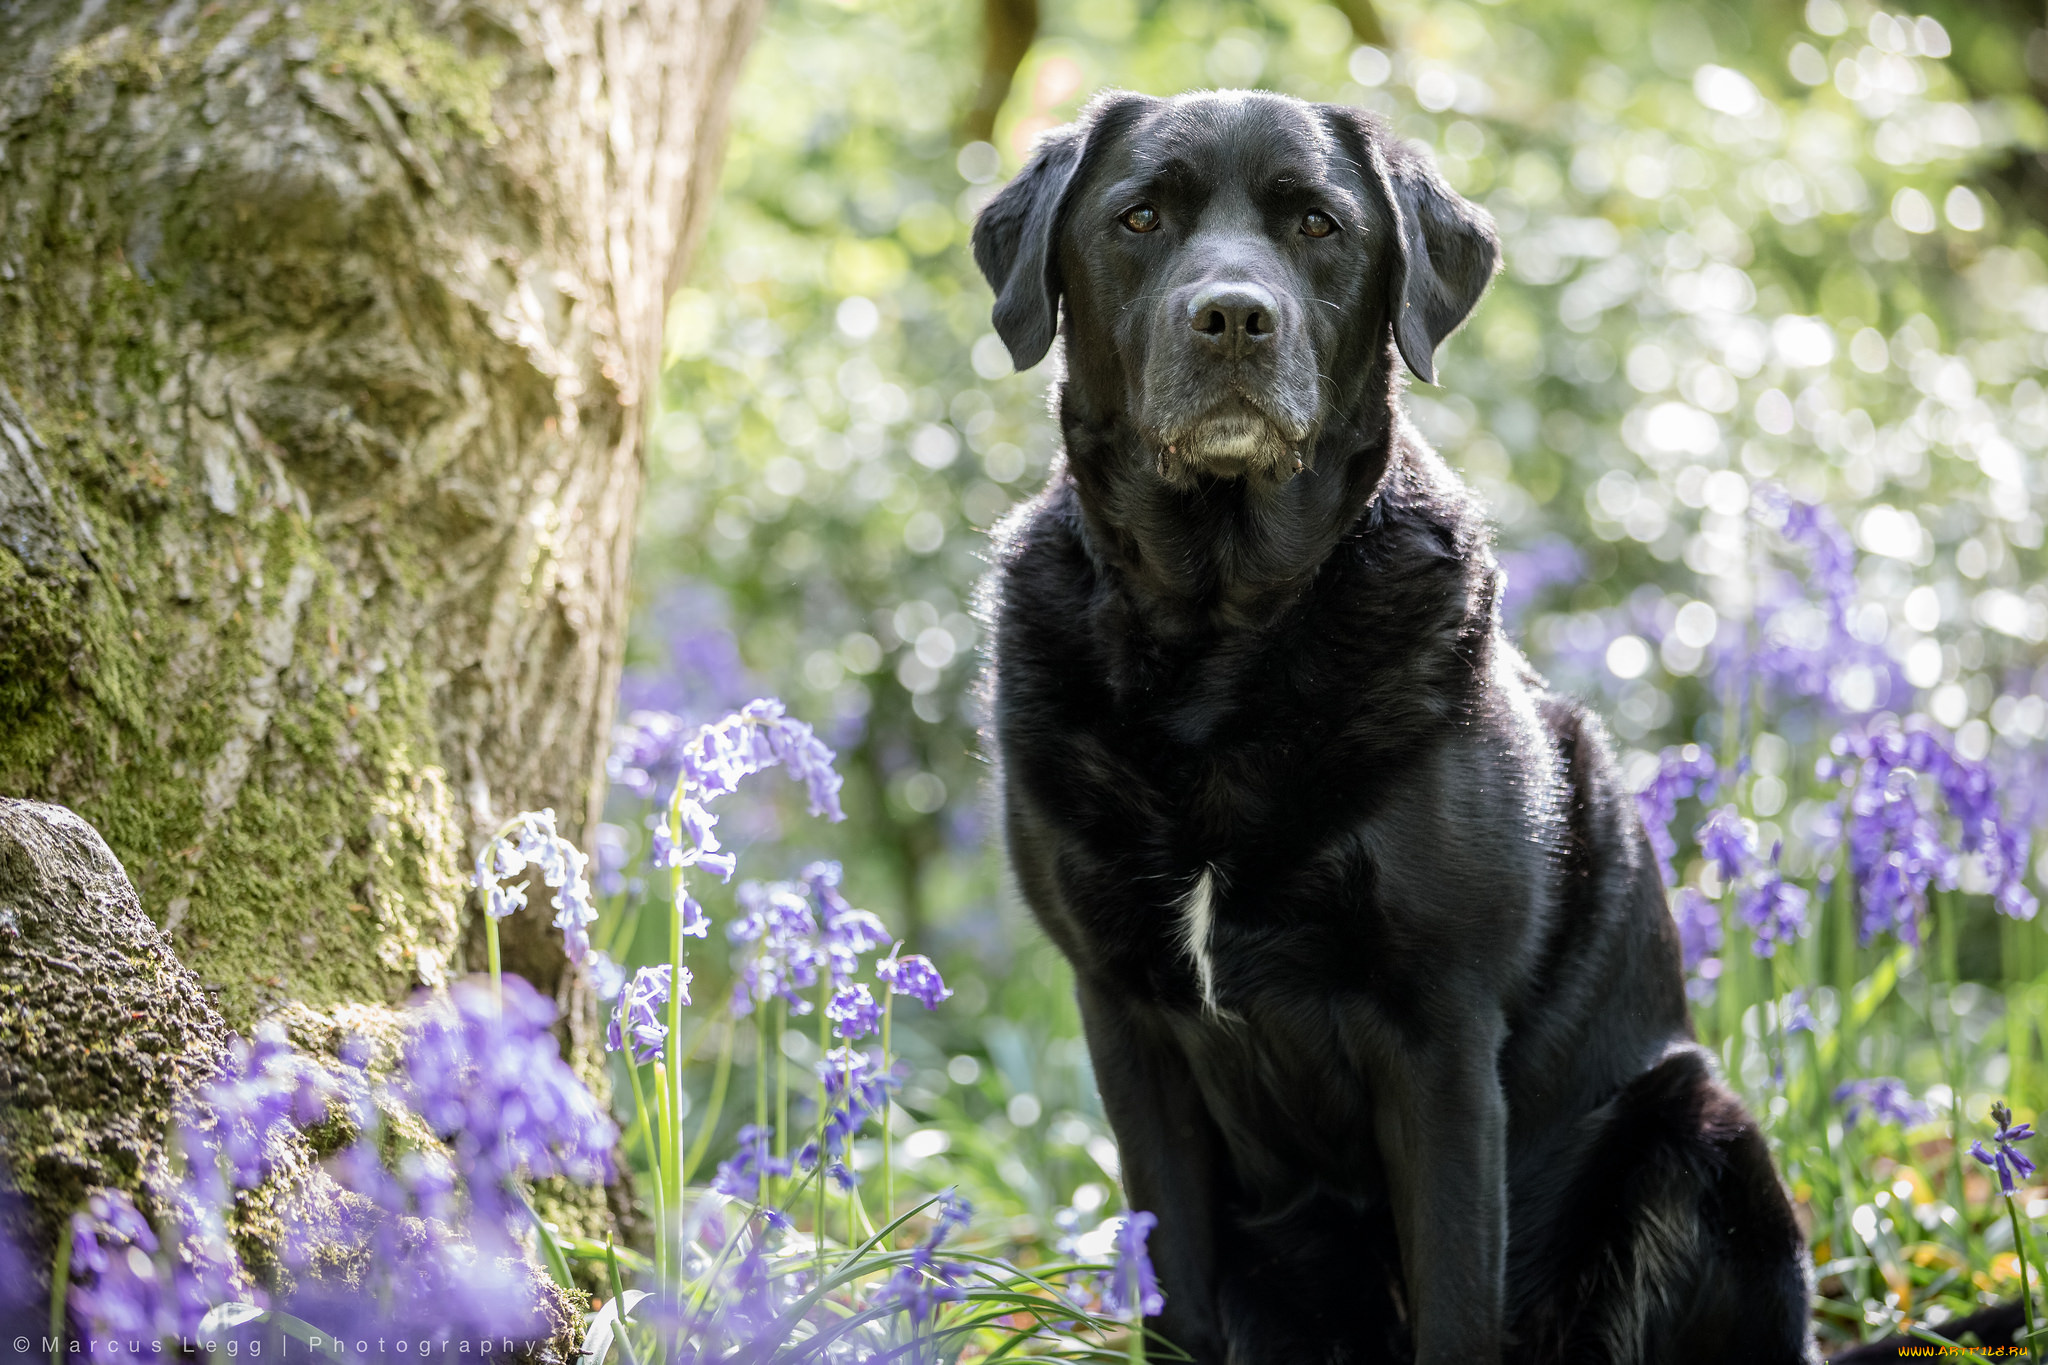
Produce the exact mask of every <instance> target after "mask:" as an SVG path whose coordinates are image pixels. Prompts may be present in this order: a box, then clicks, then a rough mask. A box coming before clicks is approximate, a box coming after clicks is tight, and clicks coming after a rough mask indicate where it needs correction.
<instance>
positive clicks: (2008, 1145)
mask: <svg viewBox="0 0 2048 1365" xmlns="http://www.w3.org/2000/svg"><path fill="white" fill-rule="evenodd" d="M1991 1121H1992V1122H1993V1123H1996V1124H1997V1125H1998V1131H1997V1132H1995V1133H1993V1134H1992V1135H1991V1141H1992V1142H1993V1143H1994V1144H1995V1145H1996V1147H1997V1150H1996V1151H1993V1152H1987V1151H1985V1150H1984V1144H1983V1143H1982V1142H1972V1143H1971V1144H1970V1155H1971V1156H1973V1157H1976V1158H1977V1160H1979V1161H1981V1162H1983V1163H1984V1164H1985V1165H1986V1166H1990V1167H1993V1168H1995V1169H1996V1170H1997V1172H1998V1187H1999V1189H2000V1191H2001V1192H2003V1193H2004V1194H2006V1195H2008V1196H2010V1195H2012V1194H2014V1193H2015V1192H2016V1189H2017V1187H2016V1185H2015V1182H2014V1177H2018V1178H2019V1179H2020V1180H2025V1179H2026V1178H2027V1177H2028V1176H2030V1175H2032V1174H2033V1173H2034V1163H2033V1162H2032V1161H2031V1160H2030V1159H2028V1157H2027V1155H2026V1154H2025V1153H2024V1152H2021V1151H2020V1150H2019V1149H2017V1148H2016V1147H2014V1146H2013V1144H2014V1143H2016V1142H2025V1141H2026V1140H2027V1139H2028V1138H2031V1137H2033V1136H2035V1133H2034V1129H2033V1126H2032V1125H2031V1124H2026V1123H2014V1122H2013V1121H2012V1110H2010V1109H2008V1108H2006V1107H2005V1105H2004V1104H2002V1103H2000V1104H1994V1105H1992V1106H1991Z"/></svg>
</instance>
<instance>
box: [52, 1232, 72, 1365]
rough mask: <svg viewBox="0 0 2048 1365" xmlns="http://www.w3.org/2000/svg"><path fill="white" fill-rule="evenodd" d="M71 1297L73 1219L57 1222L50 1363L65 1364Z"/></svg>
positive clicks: (53, 1263)
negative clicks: (67, 1306) (66, 1311)
mask: <svg viewBox="0 0 2048 1365" xmlns="http://www.w3.org/2000/svg"><path fill="white" fill-rule="evenodd" d="M70 1297H71V1220H70V1219H69V1218H66V1219H64V1220H62V1221H61V1222H59V1223H58V1224H57V1254H56V1257H55V1258H54V1259H53V1260H52V1261H51V1262H50V1365H64V1327H65V1321H64V1308H65V1301H66V1300H68V1299H69V1298H70Z"/></svg>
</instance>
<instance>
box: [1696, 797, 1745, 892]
mask: <svg viewBox="0 0 2048 1365" xmlns="http://www.w3.org/2000/svg"><path fill="white" fill-rule="evenodd" d="M1693 838H1695V839H1696V840H1698V841H1699V846H1700V852H1701V853H1703V854H1705V855H1706V858H1707V861H1709V862H1711V863H1713V864H1714V865H1715V866H1716V867H1717V868H1719V869H1720V872H1721V880H1722V881H1724V882H1733V881H1735V880H1737V879H1738V878H1740V877H1741V876H1742V874H1743V873H1744V872H1746V871H1748V869H1749V863H1750V860H1751V859H1752V858H1754V857H1755V856H1756V835H1755V834H1754V833H1753V832H1752V831H1751V830H1750V827H1749V822H1748V821H1746V820H1744V819H1743V818H1742V815H1741V812H1739V811H1737V810H1736V809H1735V807H1733V806H1717V807H1715V808H1714V810H1713V811H1712V812H1711V813H1709V814H1708V816H1707V818H1706V821H1705V822H1704V823H1703V824H1701V825H1700V827H1699V828H1698V829H1697V830H1695V831H1694V832H1693Z"/></svg>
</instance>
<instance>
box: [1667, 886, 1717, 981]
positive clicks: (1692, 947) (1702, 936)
mask: <svg viewBox="0 0 2048 1365" xmlns="http://www.w3.org/2000/svg"><path fill="white" fill-rule="evenodd" d="M1671 917H1672V918H1673V919H1675V920H1677V921H1678V946H1679V949H1680V951H1681V952H1683V953H1684V955H1685V970H1686V971H1687V972H1693V971H1696V970H1698V968H1699V966H1700V964H1701V963H1703V962H1705V961H1707V960H1708V959H1710V958H1712V957H1713V955H1714V954H1715V953H1718V952H1719V951H1721V912H1720V911H1718V910H1716V909H1715V908H1714V903H1713V902H1712V901H1710V900H1708V899H1707V898H1706V896H1705V894H1703V893H1702V892H1701V891H1700V890H1699V889H1698V888H1697V887H1691V886H1687V887H1683V888H1681V889H1680V890H1679V893H1678V895H1677V897H1676V898H1675V900H1674V901H1673V902H1672V906H1671Z"/></svg>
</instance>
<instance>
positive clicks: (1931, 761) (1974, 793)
mask: <svg viewBox="0 0 2048 1365" xmlns="http://www.w3.org/2000/svg"><path fill="white" fill-rule="evenodd" d="M1830 749H1831V752H1832V754H1833V757H1831V758H1828V759H1824V760H1822V763H1821V765H1820V775H1821V776H1822V777H1823V778H1826V777H1836V778H1839V779H1840V780H1841V782H1842V783H1843V785H1844V786H1845V787H1846V788H1847V789H1848V790H1847V791H1846V793H1845V795H1844V797H1843V798H1842V800H1841V801H1840V802H1838V803H1837V805H1836V816H1837V819H1836V822H1835V823H1836V827H1837V828H1838V829H1839V831H1840V834H1839V837H1840V839H1841V841H1842V843H1843V844H1844V845H1845V846H1846V848H1847V851H1848V864H1849V871H1850V874H1851V875H1852V876H1853V877H1854V879H1855V882H1856V887H1857V893H1858V898H1859V900H1860V902H1861V908H1862V914H1861V917H1860V918H1861V924H1860V929H1861V937H1862V940H1863V941H1864V942H1865V943H1868V942H1869V941H1870V940H1871V939H1872V938H1874V937H1876V936H1877V935H1878V934H1880V933H1885V932H1891V933H1895V934H1897V935H1898V936H1899V938H1900V939H1902V940H1903V941H1905V942H1907V943H1918V942H1919V940H1920V918H1921V916H1922V914H1923V913H1924V912H1925V909H1926V902H1927V893H1928V890H1929V889H1930V888H1939V889H1941V890H1953V889H1954V888H1955V887H1956V886H1957V885H1958V883H1959V880H1960V873H1961V869H1962V859H1963V855H1965V854H1968V855H1973V856H1975V857H1977V858H1978V859H1979V860H1980V861H1981V863H1982V865H1983V866H1984V868H1985V870H1986V872H1987V873H1988V875H1989V876H1990V878H1991V880H1992V890H1993V895H1994V899H1995V903H1996V905H1997V907H1998V909H1999V910H2000V911H2001V912H2003V913H2005V914H2008V915H2011V916H2013V917H2014V918H2017V919H2028V918H2031V917H2032V916H2033V914H2034V912H2035V910H2036V908H2037V907H2036V902H2035V899H2034V895H2033V893H2032V892H2031V891H2029V890H2027V888H2026V886H2025V884H2024V881H2023V880H2022V879H2023V877H2024V876H2025V873H2026V856H2027V839H2026V835H2025V834H2024V833H2023V832H2021V831H2019V830H2017V829H2016V828H2015V827H2014V826H2013V825H2012V824H2011V822H2009V821H2008V820H2007V819H2006V818H2005V816H2004V814H2003V812H2002V811H2001V810H2000V809H1999V805H1998V801H1997V797H1996V783H1995V782H1994V780H1993V778H1992V776H1991V773H1990V771H1989V769H1988V768H1987V767H1986V766H1985V765H1983V764H1981V763H1977V762H1973V761H1971V760H1968V759H1964V758H1961V757H1960V756H1958V755H1957V754H1956V753H1955V751H1954V748H1953V747H1952V746H1951V745H1950V743H1949V741H1948V739H1947V737H1946V736H1945V735H1943V734H1941V733H1940V732H1938V731H1935V730H1932V729H1928V728H1920V729H1913V730H1903V729H1900V728H1899V727H1898V725H1897V724H1896V723H1892V722H1889V721H1885V722H1882V723H1879V724H1874V725H1871V726H1868V727H1861V728H1855V729H1850V730H1844V731H1843V732H1842V733H1840V734H1838V735H1836V736H1835V738H1834V740H1833V742H1832V744H1831V745H1830ZM1936 795H1939V796H1940V798H1941V802H1942V805H1943V806H1945V807H1946V808H1947V813H1948V815H1949V816H1950V817H1951V819H1952V820H1953V821H1954V828H1955V831H1956V836H1955V837H1954V838H1953V839H1951V838H1950V836H1949V830H1948V829H1947V828H1945V827H1944V824H1943V822H1942V821H1941V820H1940V818H1939V817H1938V814H1937V811H1936V808H1935V806H1934V802H1933V797H1935V796H1936Z"/></svg>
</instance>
